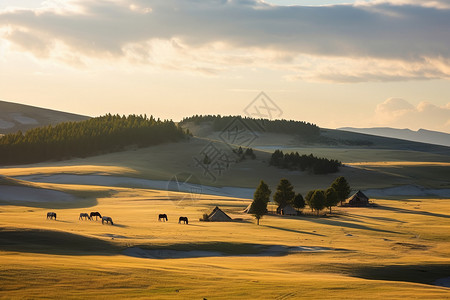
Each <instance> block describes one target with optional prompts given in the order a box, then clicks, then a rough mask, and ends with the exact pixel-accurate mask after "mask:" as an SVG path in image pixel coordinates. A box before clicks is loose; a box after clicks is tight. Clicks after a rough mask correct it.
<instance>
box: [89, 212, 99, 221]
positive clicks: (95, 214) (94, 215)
mask: <svg viewBox="0 0 450 300" xmlns="http://www.w3.org/2000/svg"><path fill="white" fill-rule="evenodd" d="M89 217H90V218H91V220H93V219H94V217H95V221H97V217H99V218H100V219H101V218H102V215H101V214H100V213H99V212H98V211H91V214H90V215H89Z"/></svg>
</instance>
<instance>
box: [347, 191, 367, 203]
mask: <svg viewBox="0 0 450 300" xmlns="http://www.w3.org/2000/svg"><path fill="white" fill-rule="evenodd" d="M353 199H358V200H360V201H369V197H367V196H366V195H364V193H363V192H361V191H357V192H356V193H354V194H353V195H352V196H351V197H350V198H348V199H347V200H348V201H350V200H353Z"/></svg>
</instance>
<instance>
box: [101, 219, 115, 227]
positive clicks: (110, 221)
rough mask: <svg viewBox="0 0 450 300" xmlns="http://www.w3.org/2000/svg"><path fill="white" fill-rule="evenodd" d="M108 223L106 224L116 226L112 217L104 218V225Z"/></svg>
mask: <svg viewBox="0 0 450 300" xmlns="http://www.w3.org/2000/svg"><path fill="white" fill-rule="evenodd" d="M105 222H106V224H108V222H109V223H111V225H114V223H113V220H112V218H111V217H103V218H102V224H104V223H105Z"/></svg>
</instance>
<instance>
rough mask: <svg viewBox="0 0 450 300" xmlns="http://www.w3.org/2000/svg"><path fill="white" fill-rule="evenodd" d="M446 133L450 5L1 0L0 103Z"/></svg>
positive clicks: (441, 1) (447, 0) (449, 123)
mask: <svg viewBox="0 0 450 300" xmlns="http://www.w3.org/2000/svg"><path fill="white" fill-rule="evenodd" d="M261 91H264V92H265V93H266V94H267V95H268V96H269V97H270V98H271V99H272V100H273V101H274V102H275V103H276V104H277V106H278V107H279V108H281V110H282V111H283V114H282V117H283V118H286V119H295V120H305V121H308V122H313V123H316V124H318V125H320V126H322V127H329V128H336V127H341V126H354V127H374V126H390V127H396V128H411V129H415V130H416V129H419V128H425V129H430V130H439V131H444V132H448V133H450V0H435V1H420V0H372V1H371V0H367V1H360V0H357V1H351V0H348V1H346V0H341V1H339V0H337V1H332V0H323V1H322V0H279V1H276V0H270V1H269V0H265V1H258V0H165V1H157V0H155V1H153V0H117V1H108V0H102V1H93V0H53V1H36V0H31V1H30V0H0V99H2V100H6V101H11V102H18V103H24V104H29V105H36V106H41V107H47V108H53V109H58V110H63V111H70V112H74V113H80V114H85V115H90V116H97V115H100V114H104V113H108V112H111V113H120V114H129V113H147V114H153V115H155V116H157V117H161V118H171V119H174V120H179V119H181V118H182V117H183V116H190V115H193V114H222V115H228V114H232V115H236V114H242V115H243V114H244V109H245V107H246V106H247V105H248V104H249V103H251V102H252V101H253V99H254V98H255V97H256V96H257V95H258V94H259V92H261Z"/></svg>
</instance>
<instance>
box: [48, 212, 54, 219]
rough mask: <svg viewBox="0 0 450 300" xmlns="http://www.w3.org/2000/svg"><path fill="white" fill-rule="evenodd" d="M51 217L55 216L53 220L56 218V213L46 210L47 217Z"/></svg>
mask: <svg viewBox="0 0 450 300" xmlns="http://www.w3.org/2000/svg"><path fill="white" fill-rule="evenodd" d="M53 218H55V220H56V213H55V212H48V213H47V219H50V220H51V219H53Z"/></svg>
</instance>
